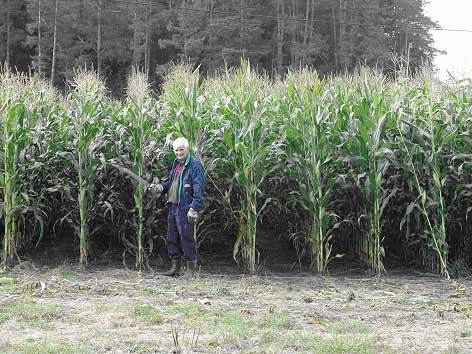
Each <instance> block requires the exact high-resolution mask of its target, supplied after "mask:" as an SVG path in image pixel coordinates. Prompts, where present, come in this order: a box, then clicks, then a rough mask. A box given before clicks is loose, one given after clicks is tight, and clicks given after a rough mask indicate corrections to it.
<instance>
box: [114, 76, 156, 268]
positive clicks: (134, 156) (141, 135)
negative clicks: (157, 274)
mask: <svg viewBox="0 0 472 354" xmlns="http://www.w3.org/2000/svg"><path fill="white" fill-rule="evenodd" d="M121 113H122V114H121V115H120V116H119V121H118V126H117V131H119V132H121V133H120V138H121V139H123V140H124V141H127V142H128V144H129V146H126V147H125V149H126V151H127V152H128V156H129V159H130V161H131V170H132V171H133V172H134V173H135V174H136V175H137V176H138V177H140V178H143V179H146V178H147V175H148V172H149V171H146V170H145V162H146V160H150V159H152V158H153V157H154V158H158V157H159V156H160V154H161V152H162V151H161V149H159V148H158V147H157V146H156V143H155V139H154V135H155V129H156V127H157V124H158V121H157V119H156V118H157V116H156V115H155V114H153V99H152V96H151V90H150V88H149V84H148V82H147V78H146V75H145V74H144V73H142V72H139V71H133V73H132V74H131V75H130V77H129V79H128V98H127V101H126V105H125V108H124V109H123V111H122V112H121ZM122 152H123V151H122ZM153 155H154V156H153ZM149 182H151V181H149ZM145 192H146V188H145V186H144V185H143V183H142V182H141V181H140V180H138V181H136V180H133V200H134V205H135V217H136V223H135V224H136V245H137V247H136V248H137V249H136V269H138V270H142V269H144V264H145V263H144V257H145V251H144V235H143V233H144V229H143V224H144V197H145Z"/></svg>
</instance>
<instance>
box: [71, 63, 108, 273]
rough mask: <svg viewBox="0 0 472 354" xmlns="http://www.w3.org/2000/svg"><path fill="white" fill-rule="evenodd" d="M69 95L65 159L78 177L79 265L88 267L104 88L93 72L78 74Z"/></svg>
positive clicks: (100, 144)
mask: <svg viewBox="0 0 472 354" xmlns="http://www.w3.org/2000/svg"><path fill="white" fill-rule="evenodd" d="M71 86H72V87H73V91H71V92H70V93H69V96H68V101H69V104H70V107H69V112H68V114H69V116H70V118H71V123H72V125H71V126H70V129H71V136H72V138H73V152H72V153H71V154H68V155H67V156H68V157H69V158H70V159H71V160H72V162H73V164H74V167H75V168H76V169H77V173H78V182H79V183H78V207H79V227H78V228H77V231H78V235H79V243H80V245H79V252H80V265H81V266H85V265H86V264H87V263H88V241H89V240H88V239H89V236H90V229H89V221H90V220H89V212H90V209H91V207H92V203H93V200H94V191H95V181H96V177H97V170H98V168H99V167H100V166H102V165H103V159H102V160H101V159H100V158H101V157H102V154H101V150H102V149H103V147H104V145H105V144H106V140H105V136H104V134H105V131H104V129H103V126H104V125H103V123H102V119H103V116H102V115H103V112H104V107H103V105H104V101H105V88H104V85H103V83H102V82H101V81H100V80H99V79H98V77H97V76H96V74H95V73H94V72H90V71H86V70H78V71H76V73H75V77H74V80H73V82H72V83H71Z"/></svg>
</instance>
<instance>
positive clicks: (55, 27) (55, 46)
mask: <svg viewBox="0 0 472 354" xmlns="http://www.w3.org/2000/svg"><path fill="white" fill-rule="evenodd" d="M57 2H58V0H56V1H55V4H54V41H53V45H52V63H51V84H52V85H54V77H55V74H56V48H57Z"/></svg>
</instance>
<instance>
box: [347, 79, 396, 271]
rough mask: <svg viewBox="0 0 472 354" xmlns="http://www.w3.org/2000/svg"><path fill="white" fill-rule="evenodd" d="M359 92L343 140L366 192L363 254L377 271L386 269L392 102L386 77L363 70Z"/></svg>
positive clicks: (352, 172)
mask: <svg viewBox="0 0 472 354" xmlns="http://www.w3.org/2000/svg"><path fill="white" fill-rule="evenodd" d="M354 82H355V84H356V86H357V92H356V94H357V95H356V96H355V98H354V100H353V101H352V102H351V106H350V110H351V113H350V116H351V117H352V121H351V122H350V124H351V131H350V134H349V136H348V137H347V139H346V140H345V141H344V142H343V147H344V149H345V151H346V154H347V156H346V158H345V161H346V162H348V163H349V165H350V170H351V175H352V176H353V179H355V180H356V181H357V184H358V185H359V187H360V188H361V190H362V192H363V196H364V198H365V202H364V207H363V208H364V211H363V213H362V215H361V217H360V218H359V221H360V222H361V223H362V221H363V220H365V223H364V225H365V226H364V227H363V228H362V229H364V230H365V231H366V235H365V236H364V237H362V238H361V240H360V243H361V254H362V255H364V256H365V257H366V261H367V263H368V265H369V267H370V268H371V269H372V270H373V271H375V272H376V273H381V272H383V271H384V270H385V268H384V265H383V261H382V259H383V257H384V256H385V251H384V248H383V246H382V240H383V236H382V226H381V217H382V211H383V210H384V209H385V206H386V203H388V201H389V198H388V196H389V194H390V193H389V191H388V190H385V189H384V188H383V184H384V181H385V178H386V172H387V169H388V167H389V155H391V154H392V151H391V149H390V146H391V143H390V141H389V130H390V129H391V126H390V125H391V122H390V121H391V120H388V117H389V114H388V102H387V101H386V100H387V95H386V90H385V86H384V82H383V78H379V77H378V76H376V75H373V74H369V73H363V74H361V75H360V76H359V78H358V81H354Z"/></svg>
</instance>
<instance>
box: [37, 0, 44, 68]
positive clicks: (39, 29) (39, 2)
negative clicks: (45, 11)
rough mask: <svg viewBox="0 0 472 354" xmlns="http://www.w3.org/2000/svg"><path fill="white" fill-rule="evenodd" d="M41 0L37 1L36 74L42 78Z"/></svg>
mask: <svg viewBox="0 0 472 354" xmlns="http://www.w3.org/2000/svg"><path fill="white" fill-rule="evenodd" d="M41 66H42V63H41V0H38V74H39V76H40V77H41V76H43V71H42V69H41Z"/></svg>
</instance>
